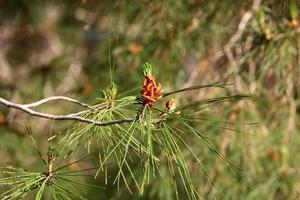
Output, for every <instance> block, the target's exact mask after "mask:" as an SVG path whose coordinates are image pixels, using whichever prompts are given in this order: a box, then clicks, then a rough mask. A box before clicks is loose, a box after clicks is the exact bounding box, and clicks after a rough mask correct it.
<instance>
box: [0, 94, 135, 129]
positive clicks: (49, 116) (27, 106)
mask: <svg viewBox="0 0 300 200" xmlns="http://www.w3.org/2000/svg"><path fill="white" fill-rule="evenodd" d="M57 99H60V100H62V99H63V100H66V101H70V102H73V103H77V104H79V105H82V106H84V105H87V104H84V103H81V102H79V101H77V100H75V99H71V98H68V97H61V96H60V97H59V98H58V97H53V98H51V97H49V98H46V99H42V100H40V101H37V102H35V103H31V104H17V103H13V102H10V101H8V100H5V99H3V98H1V97H0V104H2V105H4V106H6V107H8V108H14V109H17V110H21V111H23V112H25V113H27V114H30V115H32V116H36V117H40V118H46V119H51V120H69V121H79V122H84V123H90V124H94V125H97V126H109V125H113V124H121V123H129V122H133V121H134V119H131V118H128V119H117V120H112V121H105V122H100V121H95V120H92V119H88V118H84V117H80V116H77V115H78V113H75V114H68V115H52V114H47V113H42V112H37V111H34V110H32V109H31V108H32V107H36V106H38V105H41V104H43V103H46V102H49V101H53V100H57ZM85 107H86V106H85ZM89 107H90V106H89ZM90 108H91V107H90ZM83 112H84V111H82V112H79V113H83Z"/></svg>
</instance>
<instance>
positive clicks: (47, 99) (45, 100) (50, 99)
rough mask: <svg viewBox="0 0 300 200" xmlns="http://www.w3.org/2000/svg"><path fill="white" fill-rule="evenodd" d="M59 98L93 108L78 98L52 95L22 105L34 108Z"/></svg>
mask: <svg viewBox="0 0 300 200" xmlns="http://www.w3.org/2000/svg"><path fill="white" fill-rule="evenodd" d="M57 100H64V101H69V102H72V103H75V104H77V105H80V106H83V107H85V108H91V106H90V105H88V104H85V103H82V102H80V101H78V100H76V99H72V98H69V97H65V96H52V97H48V98H45V99H41V100H39V101H37V102H34V103H30V104H23V105H21V106H22V107H26V108H33V107H37V106H39V105H42V104H44V103H48V102H50V101H57Z"/></svg>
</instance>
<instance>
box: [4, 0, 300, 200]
mask: <svg viewBox="0 0 300 200" xmlns="http://www.w3.org/2000/svg"><path fill="white" fill-rule="evenodd" d="M298 4H299V3H298V2H297V1H294V2H293V1H291V0H273V1H272V0H269V1H268V0H264V1H259V0H253V1H251V0H241V1H237V0H223V1H219V0H210V1H202V0H166V1H160V0H143V1H140V0H131V1H128V0H113V1H108V0H102V1H97V0H65V1H56V0H51V1H40V0H30V1H25V0H2V1H0V95H1V97H3V98H6V99H9V100H10V101H13V102H18V103H29V102H32V101H35V100H38V99H41V98H44V97H48V96H53V95H64V96H69V97H73V98H76V99H79V100H81V101H83V102H87V103H90V104H92V103H93V102H95V99H96V98H97V97H99V96H100V91H101V89H105V88H106V87H108V86H109V84H110V77H109V70H110V68H113V69H114V70H113V77H114V80H115V82H116V83H117V84H118V86H119V91H120V92H126V91H129V90H131V89H134V88H136V87H138V86H139V85H140V83H141V81H142V75H141V73H140V67H141V66H142V64H143V63H145V62H150V63H151V64H152V65H153V67H154V74H155V75H156V77H157V80H159V82H161V83H162V85H163V88H164V90H165V91H171V90H174V89H179V88H183V87H188V86H192V85H200V84H209V83H213V82H216V81H221V82H224V83H233V85H232V86H230V92H229V93H232V94H234V93H242V94H248V95H251V96H252V97H251V98H247V99H244V100H241V101H238V102H235V103H224V104H220V105H217V106H212V108H211V109H210V110H209V112H208V114H207V115H209V116H210V118H211V119H214V120H209V121H206V120H203V121H202V122H201V123H199V127H198V129H200V130H202V131H203V132H204V134H205V135H206V136H207V137H210V138H212V139H213V140H212V142H213V143H214V144H215V145H216V146H217V147H218V149H219V151H220V152H221V153H222V154H224V155H225V157H226V158H227V159H228V160H230V161H231V162H232V163H234V164H235V165H237V166H238V167H239V168H240V169H241V170H236V171H235V170H233V171H232V170H231V169H230V168H229V167H228V166H227V165H226V162H224V161H222V160H220V159H218V158H217V156H216V155H215V154H214V153H212V152H211V151H209V150H208V149H204V148H202V147H201V148H199V146H198V144H197V143H195V142H194V143H193V141H191V146H192V148H193V149H194V150H195V151H196V152H197V155H199V158H200V159H201V160H202V161H203V163H204V165H205V168H206V170H207V171H208V173H209V175H210V176H211V177H212V179H213V182H214V183H215V184H214V185H210V184H209V181H207V178H206V177H205V176H206V175H205V174H204V173H203V172H200V171H199V169H197V170H196V169H193V162H194V161H193V160H190V170H191V173H192V176H193V177H195V182H197V184H198V186H199V192H200V194H201V195H202V196H203V198H204V199H213V198H216V199H299V198H300V157H299V156H298V154H299V151H300V138H299V134H300V120H299V115H300V104H299V103H300V101H299V100H300V96H299V95H300V93H299V92H300V84H299V83H300V80H299V79H300V72H299V71H300V52H299V51H300V37H299V36H300V35H299V34H300V26H298V19H299V18H298V8H299V7H298V6H299V5H298ZM224 94H225V95H226V94H228V91H227V92H226V93H224V91H222V90H221V91H220V90H213V89H205V90H200V91H197V92H189V93H186V94H179V95H178V96H176V97H177V98H178V99H179V102H182V103H184V102H186V101H189V99H203V98H207V97H213V96H216V95H224ZM136 95H138V94H136ZM78 109H79V108H78V107H76V106H72V105H66V104H63V103H62V104H60V103H59V104H48V105H47V106H42V107H41V108H39V110H41V111H44V112H49V113H53V114H66V113H69V112H74V111H76V110H78ZM222 121H228V122H230V123H228V124H226V125H224V124H223V123H221V122H222ZM253 122H255V124H251V123H253ZM26 126H30V127H31V129H32V130H33V133H34V136H35V138H36V140H37V141H38V143H39V146H41V148H42V151H44V152H45V151H46V148H45V149H43V146H44V147H46V146H47V138H48V137H49V136H50V135H51V134H53V133H59V132H62V131H63V130H65V129H66V128H67V127H69V126H70V122H51V121H49V120H43V119H39V118H35V117H32V116H28V115H27V114H24V113H21V112H19V111H15V110H12V109H10V110H8V109H7V108H5V107H3V106H0V136H1V139H0V159H1V162H4V163H9V164H12V165H16V166H21V167H23V168H25V169H35V168H36V165H37V163H39V158H38V156H37V154H36V150H35V149H34V148H33V145H32V143H31V140H30V138H29V137H28V135H27V134H26ZM99 184H100V183H99ZM0 190H1V189H0ZM88 196H89V199H173V198H174V196H173V194H172V188H170V187H168V185H165V184H164V182H163V178H162V179H161V178H157V179H156V180H155V181H154V182H153V183H151V184H150V185H149V186H148V187H147V190H146V192H145V194H144V196H142V197H140V196H138V194H133V195H130V194H129V192H128V191H127V190H126V187H125V186H121V188H120V189H119V190H118V189H117V187H115V186H114V185H112V183H109V185H108V186H107V190H88ZM30 198H32V197H28V199H30ZM181 198H182V199H185V196H184V193H182V197H181Z"/></svg>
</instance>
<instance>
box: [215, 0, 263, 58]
mask: <svg viewBox="0 0 300 200" xmlns="http://www.w3.org/2000/svg"><path fill="white" fill-rule="evenodd" d="M260 4H261V0H253V3H252V8H251V9H250V10H249V11H247V12H246V13H245V14H244V15H243V17H242V19H241V20H240V23H239V25H238V29H237V31H236V32H235V33H234V34H233V35H232V36H231V38H230V40H229V41H228V43H227V44H226V45H225V46H224V50H222V51H219V52H217V53H216V54H215V55H214V56H213V59H212V60H213V61H217V60H219V58H221V57H222V56H223V55H224V54H228V52H229V51H231V49H232V48H233V47H234V46H235V44H236V43H237V42H238V41H240V39H241V38H242V36H243V34H244V32H245V29H246V27H247V25H248V22H249V21H250V19H251V18H252V16H253V14H254V12H255V11H256V10H257V9H258V7H259V6H260Z"/></svg>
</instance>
